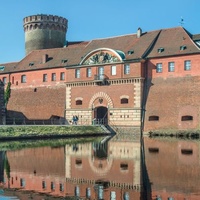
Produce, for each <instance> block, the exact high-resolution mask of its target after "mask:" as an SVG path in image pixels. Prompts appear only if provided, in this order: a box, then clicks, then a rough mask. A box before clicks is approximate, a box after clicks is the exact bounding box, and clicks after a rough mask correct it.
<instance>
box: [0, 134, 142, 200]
mask: <svg viewBox="0 0 200 200" xmlns="http://www.w3.org/2000/svg"><path fill="white" fill-rule="evenodd" d="M1 155H2V156H1V161H2V162H1V169H2V170H1V172H2V173H1V176H2V184H1V187H2V188H4V189H5V188H7V189H8V188H9V190H6V189H5V190H4V191H5V193H6V192H11V191H12V192H13V195H14V196H17V197H18V198H19V199H22V196H23V195H25V196H26V198H25V199H28V198H32V199H34V197H35V199H36V196H35V195H36V192H37V194H38V195H41V194H42V195H44V194H46V195H50V196H54V197H59V198H60V199H61V198H63V197H72V196H76V197H80V198H81V199H113V200H114V199H127V200H128V199H140V190H141V181H140V178H141V174H140V160H141V159H140V141H139V139H134V140H131V139H130V137H129V139H128V140H125V139H124V138H123V139H121V138H119V137H116V138H110V137H106V138H101V139H99V140H94V141H92V142H87V143H81V142H79V143H77V142H76V143H74V144H73V143H71V144H66V145H64V146H60V147H50V146H45V147H37V148H23V149H19V150H7V151H4V152H3V151H2V152H1ZM6 162H7V165H4V166H3V165H2V163H6ZM6 166H7V167H6ZM3 169H4V170H3ZM12 189H18V190H12ZM24 191H26V192H24ZM27 191H29V192H27ZM30 191H34V192H30ZM9 195H10V194H9ZM20 195H21V196H20Z"/></svg>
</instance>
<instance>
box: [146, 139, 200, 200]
mask: <svg viewBox="0 0 200 200" xmlns="http://www.w3.org/2000/svg"><path fill="white" fill-rule="evenodd" d="M199 144H200V142H199V141H198V140H197V141H192V140H183V139H182V140H181V139H176V138H168V139H162V138H156V139H155V138H152V139H151V138H147V137H146V138H144V148H145V164H146V170H147V171H146V176H145V178H146V180H145V181H144V182H145V183H146V187H147V190H148V193H149V194H150V195H149V196H151V199H157V200H165V199H168V200H199V199H200V187H199V185H200V178H199V177H200V159H199V157H200V149H199ZM148 182H149V184H148Z"/></svg>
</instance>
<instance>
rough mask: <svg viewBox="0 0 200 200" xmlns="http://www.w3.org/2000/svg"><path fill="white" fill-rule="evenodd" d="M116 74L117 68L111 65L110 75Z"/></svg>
mask: <svg viewBox="0 0 200 200" xmlns="http://www.w3.org/2000/svg"><path fill="white" fill-rule="evenodd" d="M116 74H117V70H116V66H111V75H113V76H114V75H116Z"/></svg>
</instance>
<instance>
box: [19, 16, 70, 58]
mask: <svg viewBox="0 0 200 200" xmlns="http://www.w3.org/2000/svg"><path fill="white" fill-rule="evenodd" d="M23 21H24V32H25V51H26V55H27V54H28V53H30V52H31V51H32V50H36V49H50V48H58V47H63V46H64V45H65V43H66V32H67V24H68V21H67V19H65V18H63V17H59V16H55V15H42V14H41V15H32V16H28V17H25V18H24V20H23Z"/></svg>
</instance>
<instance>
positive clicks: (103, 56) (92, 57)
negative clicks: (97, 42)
mask: <svg viewBox="0 0 200 200" xmlns="http://www.w3.org/2000/svg"><path fill="white" fill-rule="evenodd" d="M124 58H125V54H124V53H123V52H122V51H115V50H112V49H106V48H102V49H96V50H95V51H92V52H90V53H89V54H87V55H86V56H85V57H84V58H83V60H82V61H81V63H80V64H81V65H94V64H105V63H115V62H122V60H123V59H124Z"/></svg>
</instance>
